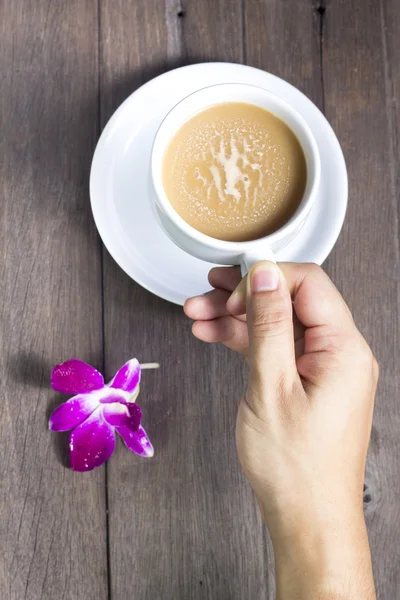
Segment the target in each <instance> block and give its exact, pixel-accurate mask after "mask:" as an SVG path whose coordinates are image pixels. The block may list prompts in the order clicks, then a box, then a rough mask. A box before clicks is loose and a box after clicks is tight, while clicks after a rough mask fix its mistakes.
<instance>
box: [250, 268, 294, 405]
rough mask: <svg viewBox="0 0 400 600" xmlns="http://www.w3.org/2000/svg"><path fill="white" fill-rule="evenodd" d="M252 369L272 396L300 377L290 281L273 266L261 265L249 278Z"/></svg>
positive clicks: (252, 375) (251, 371)
mask: <svg viewBox="0 0 400 600" xmlns="http://www.w3.org/2000/svg"><path fill="white" fill-rule="evenodd" d="M247 326H248V330H249V365H250V374H251V377H252V378H254V377H256V380H255V381H254V379H253V383H257V385H258V387H259V386H260V385H261V389H260V391H263V395H264V393H267V394H268V395H269V394H270V393H271V392H273V391H274V389H275V386H276V385H277V384H278V383H279V384H282V383H285V384H287V385H291V384H292V383H293V382H294V379H295V378H296V377H297V369H296V360H295V351H294V337H293V309H292V300H291V297H290V292H289V289H288V285H287V283H286V279H285V277H284V275H283V273H282V271H281V270H280V268H279V267H278V265H276V264H275V263H273V262H267V261H263V262H259V263H257V264H256V265H254V266H253V267H252V268H251V270H250V272H249V276H248V277H247Z"/></svg>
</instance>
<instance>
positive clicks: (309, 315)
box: [227, 263, 354, 327]
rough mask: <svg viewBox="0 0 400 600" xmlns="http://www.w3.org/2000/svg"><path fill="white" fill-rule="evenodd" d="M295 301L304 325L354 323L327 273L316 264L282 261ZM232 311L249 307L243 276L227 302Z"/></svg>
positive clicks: (295, 308)
mask: <svg viewBox="0 0 400 600" xmlns="http://www.w3.org/2000/svg"><path fill="white" fill-rule="evenodd" d="M279 267H280V269H281V270H282V272H283V274H284V276H285V279H286V281H287V284H288V287H289V291H290V294H291V297H292V300H293V304H294V310H295V313H296V315H297V317H298V319H299V320H300V321H301V323H303V325H304V326H305V327H316V326H318V325H338V326H348V325H349V324H354V321H353V318H352V316H351V312H350V310H349V308H348V306H347V304H346V303H345V301H344V300H343V297H342V296H341V294H340V293H339V291H338V289H337V288H336V287H335V285H334V284H333V283H332V281H331V279H330V278H329V277H328V275H327V274H326V273H325V272H324V271H323V270H322V269H321V267H319V266H318V265H315V264H310V263H279ZM227 308H228V310H229V312H231V314H243V313H244V312H245V310H246V284H245V280H244V279H243V280H242V281H241V282H240V283H239V285H238V286H237V288H236V290H235V291H234V292H233V294H232V295H231V297H230V298H229V300H228V302H227Z"/></svg>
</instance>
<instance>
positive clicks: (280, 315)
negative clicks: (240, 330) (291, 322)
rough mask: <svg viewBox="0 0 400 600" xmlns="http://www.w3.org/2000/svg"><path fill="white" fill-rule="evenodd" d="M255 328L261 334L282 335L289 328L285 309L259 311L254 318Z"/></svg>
mask: <svg viewBox="0 0 400 600" xmlns="http://www.w3.org/2000/svg"><path fill="white" fill-rule="evenodd" d="M253 326H254V329H255V331H256V332H258V333H261V334H274V335H280V334H281V333H282V332H284V331H286V329H287V327H288V317H287V312H286V311H285V310H284V309H283V308H272V307H271V308H269V309H267V310H258V311H256V312H255V313H254V316H253Z"/></svg>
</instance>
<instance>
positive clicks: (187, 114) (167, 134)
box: [151, 83, 321, 251]
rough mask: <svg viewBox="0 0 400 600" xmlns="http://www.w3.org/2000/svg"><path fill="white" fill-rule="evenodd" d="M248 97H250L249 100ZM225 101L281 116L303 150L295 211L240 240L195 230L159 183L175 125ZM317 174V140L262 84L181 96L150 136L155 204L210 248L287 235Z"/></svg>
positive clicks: (300, 217)
mask: <svg viewBox="0 0 400 600" xmlns="http://www.w3.org/2000/svg"><path fill="white" fill-rule="evenodd" d="M250 98H254V100H253V101H251V100H250ZM228 102H244V103H246V104H252V105H255V106H258V107H261V108H264V109H265V110H267V111H269V112H270V113H272V114H273V115H274V116H276V117H278V118H279V119H281V120H282V121H283V122H284V123H285V124H286V125H287V126H288V127H289V128H290V129H291V131H292V132H293V133H294V134H295V136H296V138H297V140H298V142H299V143H300V146H301V148H302V150H303V153H304V156H305V160H306V169H307V180H306V187H305V191H304V194H303V198H302V200H301V203H300V205H299V206H298V208H297V210H296V212H295V213H294V214H293V215H292V217H291V218H290V219H289V220H288V221H287V222H286V223H285V224H284V225H283V226H282V227H280V228H279V229H277V230H276V231H274V232H273V233H270V234H268V235H265V236H262V237H259V238H256V239H254V240H247V241H242V242H234V241H226V240H220V239H218V238H213V237H211V236H208V235H206V234H205V233H202V232H201V231H198V230H197V229H195V228H194V227H192V226H191V225H189V223H187V222H186V221H185V220H184V219H183V218H182V217H181V216H180V215H179V214H178V213H177V212H176V210H175V209H174V208H173V206H172V205H171V203H170V201H169V200H168V196H167V194H166V192H165V190H164V186H163V183H162V167H163V160H164V155H165V152H166V150H167V148H168V146H169V143H170V142H171V140H172V138H173V137H174V135H175V134H176V133H177V132H178V131H179V129H180V128H181V127H182V126H183V125H184V123H186V122H187V121H189V120H190V119H191V118H192V117H194V116H195V115H196V114H198V113H199V112H202V111H203V110H206V109H207V108H210V107H211V106H215V105H217V104H223V103H228ZM320 176H321V162H320V156H319V151H318V146H317V142H316V141H315V138H314V136H313V134H312V132H311V130H310V128H309V126H308V125H307V123H306V121H305V119H304V118H303V117H302V116H301V115H300V114H299V113H298V111H297V110H296V109H295V108H294V107H293V106H292V105H291V104H289V103H288V102H287V101H286V100H284V99H283V98H281V97H280V96H278V95H276V94H274V93H272V92H269V91H268V90H265V89H263V88H260V87H258V86H255V85H250V84H246V83H219V84H215V85H211V86H207V87H204V88H201V89H200V90H196V91H195V92H192V93H191V94H189V95H188V96H185V98H183V99H182V100H180V101H179V102H178V103H177V104H175V106H174V107H173V108H172V109H171V110H170V111H169V112H168V113H167V115H166V116H165V117H164V119H163V121H162V122H161V124H160V126H159V128H158V130H157V133H156V135H155V138H154V142H153V147H152V151H151V178H152V183H153V187H154V191H155V193H156V197H157V203H158V206H159V208H160V209H161V210H162V211H163V212H164V214H166V215H167V216H168V218H169V219H171V220H172V221H173V222H174V224H175V225H176V226H177V227H178V228H179V229H180V230H181V231H183V232H184V233H186V234H187V235H190V237H191V238H193V239H195V240H197V241H198V242H200V243H202V244H203V245H206V246H208V247H210V248H212V247H216V246H218V248H220V249H221V248H224V249H226V250H231V251H244V250H245V249H246V247H250V245H253V244H254V243H257V242H260V241H263V242H264V243H265V242H268V243H269V245H270V246H271V245H272V244H273V243H274V242H277V241H279V240H281V239H282V238H285V237H286V236H289V235H290V234H291V233H293V232H294V231H295V230H296V229H297V228H299V227H300V225H301V224H302V223H303V222H304V220H305V219H306V218H307V216H308V214H309V212H310V210H311V207H312V205H313V203H314V200H315V197H316V195H317V191H318V187H319V182H320Z"/></svg>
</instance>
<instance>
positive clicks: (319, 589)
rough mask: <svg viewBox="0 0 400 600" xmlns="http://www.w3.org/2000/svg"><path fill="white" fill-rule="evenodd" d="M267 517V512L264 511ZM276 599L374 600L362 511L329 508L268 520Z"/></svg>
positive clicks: (298, 512) (348, 507)
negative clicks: (275, 582) (273, 562)
mask: <svg viewBox="0 0 400 600" xmlns="http://www.w3.org/2000/svg"><path fill="white" fill-rule="evenodd" d="M264 514H265V511H264ZM266 522H267V526H268V528H269V531H270V534H271V538H272V543H273V548H274V554H275V569H276V580H277V589H278V595H277V598H285V600H286V599H288V600H289V599H291V598H292V597H293V598H296V599H297V598H299V599H301V600H302V599H303V598H304V599H307V600H314V598H315V599H317V598H318V600H325V598H326V599H327V600H328V599H329V600H336V598H338V599H339V598H340V600H353V598H354V599H357V600H359V599H360V598H362V599H363V600H373V599H374V598H375V592H374V583H373V577H372V567H371V557H370V550H369V544H368V537H367V531H366V526H365V520H364V515H363V512H362V508H361V509H360V508H354V507H352V506H340V505H339V504H338V503H335V504H332V505H328V506H327V507H324V508H320V509H318V510H317V509H315V507H314V509H313V510H309V508H307V509H306V512H305V511H304V512H301V511H300V510H297V511H294V512H292V513H288V514H286V516H285V517H284V518H280V517H276V518H275V521H274V524H273V525H272V524H271V520H270V518H267V519H266Z"/></svg>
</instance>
